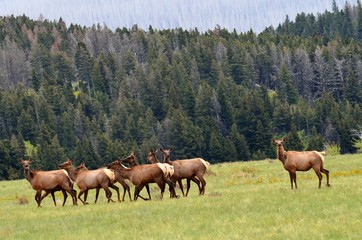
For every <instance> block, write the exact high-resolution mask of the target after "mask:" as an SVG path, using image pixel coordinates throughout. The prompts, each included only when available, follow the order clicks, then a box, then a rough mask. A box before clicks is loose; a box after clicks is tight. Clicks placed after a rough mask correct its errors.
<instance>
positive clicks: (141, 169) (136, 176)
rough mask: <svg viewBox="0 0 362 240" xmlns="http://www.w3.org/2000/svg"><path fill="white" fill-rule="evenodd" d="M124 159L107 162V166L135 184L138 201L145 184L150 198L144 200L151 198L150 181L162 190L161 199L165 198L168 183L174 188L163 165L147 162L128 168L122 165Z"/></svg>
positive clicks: (135, 198)
mask: <svg viewBox="0 0 362 240" xmlns="http://www.w3.org/2000/svg"><path fill="white" fill-rule="evenodd" d="M125 161H127V160H126V159H124V160H116V161H113V162H111V163H109V164H107V165H106V166H107V168H109V169H113V170H114V171H118V172H119V173H120V175H121V176H122V177H123V178H125V179H129V180H130V181H131V182H132V183H133V185H135V191H134V200H135V201H136V200H137V199H138V197H140V195H139V193H140V191H141V190H142V188H143V187H144V186H146V188H147V191H148V194H149V198H148V199H144V200H150V199H151V195H150V193H149V187H148V184H149V183H156V184H157V185H158V187H159V188H160V190H161V199H162V198H163V193H164V191H165V185H166V183H167V184H168V185H169V186H170V188H171V189H172V188H173V183H172V181H171V180H169V179H167V178H166V176H165V173H164V172H163V167H162V166H160V165H159V164H145V165H135V166H133V167H132V168H127V167H125V166H124V165H122V162H125Z"/></svg>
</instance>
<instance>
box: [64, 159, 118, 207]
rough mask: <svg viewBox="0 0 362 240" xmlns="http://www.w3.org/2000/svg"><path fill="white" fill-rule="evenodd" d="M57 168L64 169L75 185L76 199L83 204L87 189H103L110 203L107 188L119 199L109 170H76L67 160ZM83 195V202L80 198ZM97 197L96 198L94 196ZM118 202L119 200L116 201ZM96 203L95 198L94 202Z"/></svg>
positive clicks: (71, 161) (80, 168) (109, 192)
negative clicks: (76, 187) (77, 191)
mask: <svg viewBox="0 0 362 240" xmlns="http://www.w3.org/2000/svg"><path fill="white" fill-rule="evenodd" d="M59 168H61V169H65V170H66V171H67V172H68V174H69V176H70V178H71V179H72V180H73V181H75V182H76V183H77V186H78V188H79V194H78V199H79V200H80V201H81V202H82V203H83V204H88V203H87V193H88V190H89V189H94V188H96V189H97V188H103V189H104V191H105V192H106V197H107V199H108V202H110V201H112V202H113V200H112V198H111V197H112V192H111V191H110V190H109V187H111V188H113V189H115V190H116V191H117V193H118V197H119V189H118V187H116V186H114V185H113V182H114V173H113V172H112V171H110V170H109V169H105V168H100V169H96V170H87V169H84V168H83V167H82V165H81V166H80V167H78V169H74V168H73V160H71V159H68V160H67V161H65V162H64V163H62V164H59ZM83 194H84V201H83V200H82V199H81V198H80V197H81V196H82V195H83ZM96 197H97V196H96ZM118 201H120V199H118ZM95 202H97V198H96V200H95Z"/></svg>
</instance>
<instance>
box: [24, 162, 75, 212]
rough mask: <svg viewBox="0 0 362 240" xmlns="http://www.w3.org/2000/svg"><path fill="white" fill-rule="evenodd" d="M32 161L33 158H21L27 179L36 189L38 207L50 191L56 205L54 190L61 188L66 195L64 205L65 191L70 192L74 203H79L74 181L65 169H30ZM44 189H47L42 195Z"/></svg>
mask: <svg viewBox="0 0 362 240" xmlns="http://www.w3.org/2000/svg"><path fill="white" fill-rule="evenodd" d="M31 161H32V160H31V159H29V160H23V159H21V160H20V164H21V165H22V166H23V168H24V175H25V178H26V180H28V181H29V183H30V184H31V186H32V188H33V189H34V190H35V191H36V194H35V201H36V202H37V204H38V207H41V202H42V200H43V199H44V198H45V197H46V196H47V195H48V194H49V193H51V195H52V197H53V201H54V204H55V205H56V203H55V197H54V192H55V191H59V190H62V192H63V195H64V201H63V206H64V204H65V202H66V199H67V194H66V193H65V192H64V191H66V192H68V193H69V194H70V195H71V196H72V200H73V205H77V198H76V195H77V192H76V191H75V190H74V189H73V182H72V180H71V179H70V177H69V175H68V173H67V172H66V171H65V170H52V171H30V164H31ZM42 190H44V191H45V194H44V195H43V196H41V191H42Z"/></svg>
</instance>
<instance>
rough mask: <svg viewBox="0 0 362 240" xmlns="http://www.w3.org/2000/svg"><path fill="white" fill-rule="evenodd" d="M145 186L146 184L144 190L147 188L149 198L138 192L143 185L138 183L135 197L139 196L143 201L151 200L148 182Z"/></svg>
mask: <svg viewBox="0 0 362 240" xmlns="http://www.w3.org/2000/svg"><path fill="white" fill-rule="evenodd" d="M145 186H146V190H147V193H148V197H149V198H145V197H142V196H141V194H140V193H141V191H142V189H143V187H144V186H143V185H140V186H139V188H138V193H137V198H138V197H139V198H141V199H143V200H144V201H148V200H151V194H150V188H149V186H148V184H146V185H145ZM135 191H136V189H135Z"/></svg>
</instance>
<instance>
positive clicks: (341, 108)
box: [0, 1, 362, 180]
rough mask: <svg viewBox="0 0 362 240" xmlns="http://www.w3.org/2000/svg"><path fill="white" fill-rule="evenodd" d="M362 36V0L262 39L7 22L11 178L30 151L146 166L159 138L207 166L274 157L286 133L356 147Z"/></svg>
mask: <svg viewBox="0 0 362 240" xmlns="http://www.w3.org/2000/svg"><path fill="white" fill-rule="evenodd" d="M68 24H69V25H68ZM361 43H362V6H361V3H360V1H357V4H356V5H355V6H351V5H349V4H347V3H346V5H345V6H344V7H343V8H342V9H339V8H338V7H337V6H333V10H332V11H330V12H329V11H325V12H324V13H321V14H318V15H313V14H304V13H300V14H298V15H297V16H296V18H295V19H289V18H288V17H286V19H285V21H284V22H283V23H282V24H280V25H279V26H274V27H273V26H270V27H268V28H266V29H265V30H264V31H262V32H260V33H259V34H256V33H255V32H253V31H252V30H250V31H248V32H244V33H238V32H236V31H231V32H230V31H228V30H226V29H225V28H223V27H222V26H219V25H217V26H215V28H214V29H210V30H208V31H206V32H199V31H198V29H197V28H195V29H188V30H186V29H182V28H177V29H165V30H158V29H154V28H153V27H152V26H149V28H148V29H141V28H139V27H138V26H137V25H134V26H133V27H132V28H124V27H123V28H122V27H119V28H117V29H116V30H114V31H112V30H110V29H109V28H107V27H106V26H100V25H94V26H92V27H82V26H79V25H75V24H72V23H65V22H64V21H63V20H62V19H61V18H60V19H59V20H58V21H49V20H47V19H38V20H32V19H30V18H29V17H27V16H25V15H23V16H6V17H0V180H5V179H18V178H19V177H22V174H23V173H22V169H21V166H20V164H19V159H20V158H25V157H31V158H32V159H33V160H34V161H33V162H34V164H33V165H34V168H37V169H42V170H51V169H57V166H58V164H59V163H61V162H64V161H65V160H67V159H68V158H71V159H74V160H75V161H76V162H79V163H80V162H85V163H86V165H87V167H89V168H98V167H102V166H104V165H105V164H106V163H108V162H111V161H114V160H115V159H118V158H120V157H123V156H125V155H128V154H129V153H130V151H133V150H135V151H136V153H137V156H138V161H139V162H141V163H146V156H147V152H148V151H149V150H150V149H159V148H160V147H162V148H169V147H172V148H173V149H174V151H173V155H172V158H173V159H184V158H190V157H194V156H199V157H202V158H204V159H207V160H208V161H209V162H210V163H221V162H229V161H248V160H258V159H265V158H273V159H274V158H276V151H275V146H274V145H273V144H272V138H277V137H288V138H289V140H288V142H287V143H286V146H285V147H286V149H294V150H309V149H313V150H320V151H322V150H324V149H326V148H327V147H328V146H337V148H338V151H339V153H340V154H346V153H356V152H358V150H359V148H358V144H357V143H358V142H359V141H360V137H361V136H362V109H361V107H362V92H361V91H362V81H361V80H362V44H361Z"/></svg>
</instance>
